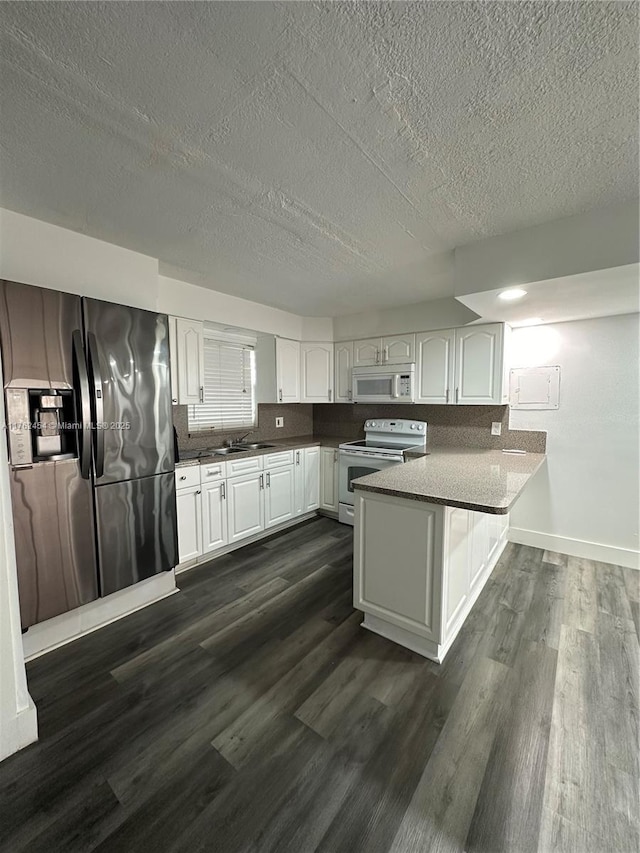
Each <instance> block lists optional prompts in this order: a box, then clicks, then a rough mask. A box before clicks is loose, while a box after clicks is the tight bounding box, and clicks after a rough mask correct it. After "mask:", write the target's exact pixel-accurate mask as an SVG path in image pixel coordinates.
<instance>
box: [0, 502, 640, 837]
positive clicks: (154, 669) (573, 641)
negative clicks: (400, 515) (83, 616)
mask: <svg viewBox="0 0 640 853" xmlns="http://www.w3.org/2000/svg"><path fill="white" fill-rule="evenodd" d="M390 568H391V569H392V567H390ZM351 572H352V530H351V528H348V527H344V526H341V525H339V524H337V523H336V522H333V521H331V520H329V519H317V520H313V521H311V522H309V523H305V524H303V525H300V526H299V527H296V528H294V529H291V530H289V531H286V532H285V533H283V534H280V535H278V536H275V537H273V538H271V539H269V540H266V541H265V540H263V541H262V542H261V543H257V544H253V545H249V546H247V547H246V548H243V549H242V550H240V551H237V552H235V553H234V554H230V555H226V556H224V557H221V558H220V559H218V560H216V561H213V562H211V563H210V564H207V565H204V566H202V567H199V568H197V569H193V570H192V571H190V572H188V573H186V574H183V575H181V576H180V577H179V586H180V587H181V593H180V594H179V595H175V596H172V597H171V598H168V599H165V600H164V601H161V602H159V603H158V604H156V605H154V606H152V607H149V608H147V609H145V610H143V611H140V612H139V613H136V614H133V615H132V616H130V617H128V618H127V619H123V620H121V621H119V622H117V623H115V624H113V625H110V626H108V627H106V628H104V629H102V630H100V631H98V632H96V633H94V634H91V635H90V636H87V637H84V638H83V639H81V640H78V641H77V642H75V643H73V644H71V645H68V646H66V647H65V648H62V649H58V650H57V651H54V652H52V653H51V654H49V655H47V656H45V657H42V658H40V659H39V660H36V661H34V662H33V663H31V664H30V665H29V666H28V680H29V687H30V690H31V694H32V696H33V698H34V700H35V702H36V704H37V707H38V717H39V724H40V735H41V739H40V741H39V742H38V743H37V744H34V745H32V746H31V747H28V748H27V749H25V750H23V751H22V752H21V753H19V754H17V755H15V756H12V757H11V758H9V759H8V760H7V761H5V762H4V763H2V764H1V765H0V849H1V850H2V851H11V853H18V851H47V853H58V851H64V853H73V852H74V851H102V853H120V851H122V853H125V851H126V853H137V851H154V853H165V851H166V853H183V852H184V853H186V851H188V852H189V853H197V851H207V853H234V851H243V852H244V851H246V853H249V851H252V853H269V851H273V853H288V851H290V853H312V851H325V853H343V851H344V853H357V851H363V853H364V851H366V853H387V851H393V853H412V851H425V852H426V851H429V853H431V851H452V853H453V851H467V853H472V851H473V853H478V851H487V853H494V851H505V853H506V851H508V853H520V851H522V853H551V851H554V853H555V851H575V853H603V851H607V853H623V851H634V853H635V851H637V850H638V849H639V846H640V838H639V835H638V775H639V774H638V720H639V717H640V704H639V697H638V670H639V666H640V663H639V653H638V614H639V609H640V573H636V572H633V571H631V570H626V569H621V568H619V567H616V566H609V565H604V564H601V563H596V562H592V561H588V560H580V559H577V558H572V557H566V556H563V555H560V554H554V553H551V552H546V551H545V552H543V551H539V550H536V549H533V548H528V547H525V546H519V545H509V546H508V547H507V549H506V551H505V553H504V555H503V557H502V558H501V560H500V562H499V563H498V565H497V566H496V568H495V570H494V572H493V574H492V576H491V578H490V580H489V582H488V584H487V586H486V587H485V589H484V590H483V593H482V595H481V597H480V598H479V600H478V602H477V604H476V606H475V607H474V608H473V611H472V612H471V614H470V615H469V618H468V619H467V621H466V623H465V625H464V628H463V630H462V633H461V634H460V636H459V637H458V639H457V641H456V643H455V644H454V646H453V647H452V649H451V650H450V652H449V655H448V656H447V659H446V660H445V662H444V664H443V665H442V666H437V665H436V664H433V663H431V662H429V661H426V660H424V659H423V658H421V657H419V656H418V655H415V654H413V653H411V652H408V651H406V650H404V649H401V648H400V647H398V646H396V645H394V644H392V643H390V642H388V641H386V640H384V639H383V638H381V637H378V636H376V635H374V634H370V633H368V632H366V631H364V630H363V629H361V628H360V622H361V618H362V617H361V614H359V613H357V612H355V611H354V610H353V608H352V606H351Z"/></svg>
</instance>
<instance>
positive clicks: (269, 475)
mask: <svg viewBox="0 0 640 853" xmlns="http://www.w3.org/2000/svg"><path fill="white" fill-rule="evenodd" d="M267 488H268V489H270V488H271V474H269V473H268V474H267Z"/></svg>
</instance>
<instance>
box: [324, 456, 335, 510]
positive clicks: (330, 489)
mask: <svg viewBox="0 0 640 853" xmlns="http://www.w3.org/2000/svg"><path fill="white" fill-rule="evenodd" d="M320 509H326V510H328V511H329V512H337V511H338V451H337V450H334V449H333V448H331V447H321V448H320Z"/></svg>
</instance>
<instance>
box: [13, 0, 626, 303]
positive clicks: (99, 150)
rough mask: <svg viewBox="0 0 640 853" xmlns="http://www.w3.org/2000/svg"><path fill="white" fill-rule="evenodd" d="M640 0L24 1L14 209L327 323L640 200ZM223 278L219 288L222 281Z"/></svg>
mask: <svg viewBox="0 0 640 853" xmlns="http://www.w3.org/2000/svg"><path fill="white" fill-rule="evenodd" d="M637 17H638V7H637V5H636V4H635V3H628V4H627V3H591V2H586V3H581V2H575V3H569V2H558V3H545V2H532V3H525V2H506V3H503V2H498V3H476V2H464V3H458V2H442V3H441V2H415V3H408V4H405V3H402V2H392V3H352V2H348V3H340V2H337V3H315V2H309V3H271V2H261V3H243V2H234V3H202V2H198V3H190V2H179V3H178V2H176V3H155V2H145V3H133V2H124V3H121V2H108V3H94V2H88V3H84V2H74V3H57V2H49V3H26V2H18V3H13V2H2V3H0V26H1V28H2V45H1V57H0V58H1V62H2V65H1V72H0V73H1V78H0V84H1V90H2V100H1V102H0V109H1V113H0V119H1V123H2V130H1V137H0V143H1V145H0V154H1V159H0V204H1V205H3V206H5V207H8V208H11V209H13V210H17V211H19V212H21V213H25V214H27V215H31V216H34V217H37V218H40V219H45V220H48V221H51V222H54V223H56V224H59V225H64V226H66V227H69V228H72V229H75V230H78V231H82V232H84V233H87V234H91V235H92V236H96V237H100V238H102V239H105V240H109V241H111V242H114V243H117V244H120V245H123V246H127V247H129V248H132V249H135V250H138V251H140V252H144V253H146V254H148V255H152V256H154V257H158V258H159V259H160V260H161V261H162V262H163V269H164V270H165V271H167V272H169V273H170V272H171V271H173V270H176V269H180V270H186V271H187V273H185V274H189V273H193V274H195V275H198V280H199V281H200V282H202V281H203V280H204V281H206V282H207V283H208V284H209V285H210V286H211V287H213V288H215V289H217V290H221V291H225V292H228V293H234V294H237V295H239V296H244V297H247V298H249V299H253V300H256V301H258V302H263V303H266V304H270V305H274V306H278V307H280V308H285V309H288V310H291V311H294V312H296V313H299V314H307V315H335V314H340V313H347V312H351V311H361V310H364V309H366V308H382V307H385V306H389V305H392V304H398V303H412V302H417V301H420V300H424V299H429V298H436V297H441V296H447V295H451V294H452V293H453V282H452V273H451V264H450V263H449V262H448V260H449V257H450V256H449V255H448V254H447V253H448V252H450V250H451V249H452V248H453V247H455V246H457V245H462V244H464V243H467V242H469V241H472V240H476V239H479V238H482V237H485V236H490V235H495V234H500V233H504V232H507V231H511V230H513V229H517V228H522V227H526V226H528V225H532V224H537V223H540V222H543V221H546V220H551V219H555V218H559V217H562V216H565V215H570V214H574V213H578V212H582V211H584V210H587V209H589V208H593V207H599V206H604V205H608V204H613V203H616V202H619V201H623V200H627V199H630V198H633V197H634V196H635V194H636V192H637V145H638V140H637V127H638V114H637V54H636V51H637V46H638V45H637V38H638V36H637ZM201 276H204V279H202V278H201Z"/></svg>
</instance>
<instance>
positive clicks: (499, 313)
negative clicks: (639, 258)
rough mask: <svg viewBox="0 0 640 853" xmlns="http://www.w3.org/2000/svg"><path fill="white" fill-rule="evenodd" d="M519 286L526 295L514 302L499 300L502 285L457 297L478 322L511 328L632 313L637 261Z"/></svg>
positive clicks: (639, 294) (639, 293) (638, 287)
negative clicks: (475, 316)
mask: <svg viewBox="0 0 640 853" xmlns="http://www.w3.org/2000/svg"><path fill="white" fill-rule="evenodd" d="M522 288H523V289H524V290H525V291H526V293H525V295H524V296H523V297H522V298H521V299H517V300H515V301H513V302H504V301H503V300H501V299H500V293H502V292H503V291H505V290H507V289H508V288H504V287H501V288H499V289H497V290H489V291H485V292H483V293H469V294H467V295H465V296H458V297H456V298H457V299H458V300H459V301H460V302H462V303H463V305H466V306H467V308H470V309H471V310H472V311H475V312H476V313H477V314H479V315H480V317H481V318H482V319H481V320H479V321H478V322H503V323H508V324H509V325H511V326H514V327H516V326H527V325H539V324H540V323H561V322H564V321H567V320H588V319H592V318H594V317H612V316H615V315H618V314H634V313H636V312H637V311H638V310H639V307H640V264H626V265H625V266H622V267H615V268H614V269H608V270H594V271H592V272H588V273H580V274H579V275H571V276H564V277H563V278H554V279H550V280H548V281H535V282H527V283H526V284H523V285H522Z"/></svg>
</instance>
